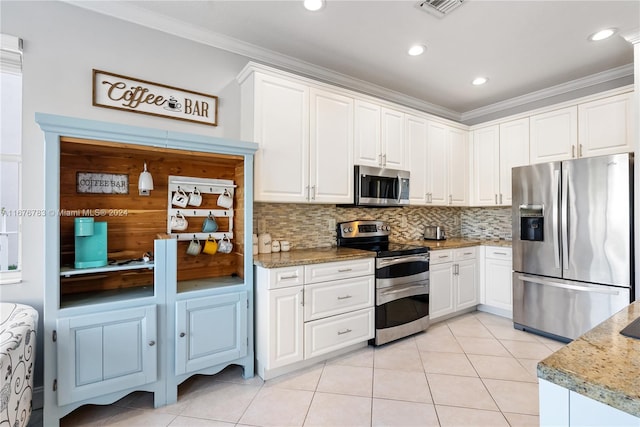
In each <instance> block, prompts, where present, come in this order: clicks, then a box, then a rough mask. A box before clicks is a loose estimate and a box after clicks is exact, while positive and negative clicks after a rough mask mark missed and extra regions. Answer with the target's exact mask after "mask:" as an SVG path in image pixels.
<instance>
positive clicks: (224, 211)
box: [36, 113, 257, 425]
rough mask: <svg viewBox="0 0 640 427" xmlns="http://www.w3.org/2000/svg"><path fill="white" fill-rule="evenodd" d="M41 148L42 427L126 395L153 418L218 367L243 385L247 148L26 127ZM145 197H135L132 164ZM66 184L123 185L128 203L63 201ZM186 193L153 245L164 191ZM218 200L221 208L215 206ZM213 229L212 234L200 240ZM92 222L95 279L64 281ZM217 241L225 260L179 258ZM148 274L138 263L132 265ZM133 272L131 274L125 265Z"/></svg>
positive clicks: (248, 325) (86, 125) (246, 359)
mask: <svg viewBox="0 0 640 427" xmlns="http://www.w3.org/2000/svg"><path fill="white" fill-rule="evenodd" d="M36 121H37V123H38V124H39V125H40V127H41V128H42V130H43V131H44V135H45V138H44V139H45V156H44V158H45V165H44V167H45V182H44V186H45V203H44V206H45V208H44V211H43V214H44V216H45V238H44V243H45V275H44V277H45V284H44V287H45V300H44V336H45V337H44V354H45V357H44V359H45V360H44V365H45V366H44V372H45V379H44V402H45V403H44V419H45V423H46V425H57V424H58V422H59V419H60V418H61V417H63V416H64V415H66V414H68V413H69V412H71V411H73V410H74V409H76V408H78V407H79V406H82V405H85V404H89V403H91V404H108V403H112V402H115V401H116V400H118V399H120V398H122V397H123V396H125V395H127V394H129V393H131V392H133V391H147V392H151V393H153V395H154V405H155V406H156V407H159V406H163V405H166V404H170V403H173V402H176V400H177V394H178V385H179V384H180V383H182V382H183V381H185V380H186V379H187V378H189V377H190V376H192V375H194V374H215V373H217V372H219V371H221V370H222V369H223V368H225V367H227V366H228V365H230V364H236V365H240V366H242V368H243V370H244V376H245V377H251V376H253V375H254V353H253V265H252V264H253V257H252V229H253V224H252V222H253V156H254V153H255V151H256V149H257V144H254V143H249V142H240V141H231V140H226V139H222V138H214V137H207V136H201V135H192V134H186V133H178V132H169V131H163V130H157V129H146V128H140V127H133V126H126V125H119V124H114V123H105V122H97V121H91V120H83V119H75V118H69V117H61V116H54V115H49V114H41V113H38V114H36ZM145 162H146V163H147V167H148V170H149V171H150V172H151V174H152V176H153V182H154V189H153V190H152V191H151V194H150V195H149V196H141V195H139V193H138V176H139V174H140V172H141V171H142V170H143V166H144V163H145ZM80 172H89V173H104V174H119V175H128V187H129V188H128V189H129V191H128V194H90V193H89V194H88V193H81V192H78V190H77V186H76V184H77V174H78V173H80ZM177 185H180V186H183V187H184V189H185V190H186V191H187V192H189V191H192V190H194V189H195V188H198V189H199V190H200V192H201V194H202V204H201V205H200V206H198V207H197V208H196V207H189V208H188V209H185V210H184V212H183V214H184V215H185V217H186V218H187V220H188V223H189V226H188V228H187V229H186V230H181V231H180V233H173V232H171V233H167V231H171V230H169V229H168V227H167V223H168V221H169V220H170V216H171V215H172V214H175V209H176V207H175V206H171V193H172V192H173V191H175V188H174V186H177ZM224 189H228V190H229V189H230V190H232V191H231V193H232V194H233V206H232V207H230V208H221V207H220V206H217V203H216V202H217V197H218V196H219V194H220V193H222V192H223V191H224ZM209 214H212V215H214V216H215V219H216V222H217V223H218V230H216V232H215V233H206V235H204V234H203V233H202V221H203V219H204V218H205V217H207V216H208V215H209ZM77 216H91V217H93V218H94V221H106V222H107V226H108V230H107V235H108V257H109V260H110V262H109V263H108V264H107V265H106V266H104V267H98V268H84V269H74V268H73V265H74V219H75V217H77ZM209 235H211V236H210V237H211V238H216V239H220V238H222V237H224V236H227V237H228V238H229V239H230V240H231V242H232V243H233V245H234V246H233V250H232V252H231V253H224V254H223V253H219V252H218V253H216V254H214V255H207V254H204V253H203V254H200V255H197V256H192V255H189V254H187V253H186V249H187V246H188V245H189V242H190V241H191V240H192V239H193V237H194V236H195V237H196V238H197V239H199V240H200V242H201V243H204V239H206V238H209ZM145 252H148V253H150V254H151V255H152V257H151V259H150V260H149V261H146V262H145V261H144V260H140V259H141V258H142V257H143V254H144V253H145ZM132 259H138V261H131V260H132Z"/></svg>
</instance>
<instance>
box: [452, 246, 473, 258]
mask: <svg viewBox="0 0 640 427" xmlns="http://www.w3.org/2000/svg"><path fill="white" fill-rule="evenodd" d="M476 252H477V247H476V246H472V247H469V248H460V249H456V250H455V251H454V252H453V259H454V261H463V260H465V259H474V258H475V257H476Z"/></svg>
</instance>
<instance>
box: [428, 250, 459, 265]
mask: <svg viewBox="0 0 640 427" xmlns="http://www.w3.org/2000/svg"><path fill="white" fill-rule="evenodd" d="M429 256H430V258H429V265H434V264H444V263H445V262H452V261H453V251H452V250H449V249H447V250H440V251H431V254H430V255H429Z"/></svg>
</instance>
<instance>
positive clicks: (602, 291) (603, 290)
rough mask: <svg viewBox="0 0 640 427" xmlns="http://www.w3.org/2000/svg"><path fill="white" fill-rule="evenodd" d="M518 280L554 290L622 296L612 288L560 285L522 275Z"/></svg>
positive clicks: (568, 283)
mask: <svg viewBox="0 0 640 427" xmlns="http://www.w3.org/2000/svg"><path fill="white" fill-rule="evenodd" d="M518 279H520V280H523V281H525V282H531V283H537V284H539V285H546V286H552V287H554V288H562V289H570V290H573V291H581V292H594V293H597V294H607V295H620V291H619V290H616V289H615V288H612V287H611V286H605V285H603V286H599V287H597V288H596V287H592V286H582V285H577V284H575V285H574V284H571V283H570V282H567V283H559V282H553V281H551V280H547V279H541V278H539V277H533V276H525V275H520V276H518Z"/></svg>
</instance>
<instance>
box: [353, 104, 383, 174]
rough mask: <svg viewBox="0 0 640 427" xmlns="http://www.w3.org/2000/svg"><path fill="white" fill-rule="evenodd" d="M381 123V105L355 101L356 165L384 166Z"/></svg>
mask: <svg viewBox="0 0 640 427" xmlns="http://www.w3.org/2000/svg"><path fill="white" fill-rule="evenodd" d="M380 121H381V108H380V106H379V105H376V104H372V103H370V102H365V101H360V100H356V101H355V135H354V137H355V142H354V163H355V164H356V165H364V166H375V167H380V166H382V152H381V151H380V145H381V143H382V142H381V138H380V128H381V125H380Z"/></svg>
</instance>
